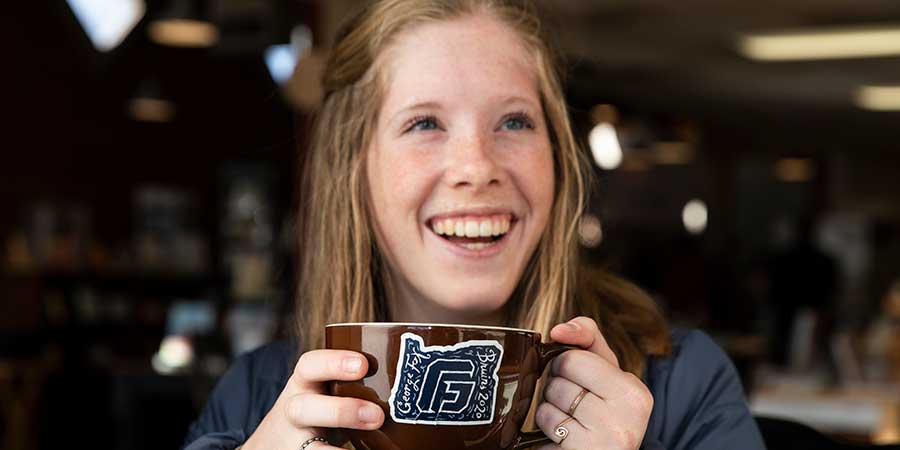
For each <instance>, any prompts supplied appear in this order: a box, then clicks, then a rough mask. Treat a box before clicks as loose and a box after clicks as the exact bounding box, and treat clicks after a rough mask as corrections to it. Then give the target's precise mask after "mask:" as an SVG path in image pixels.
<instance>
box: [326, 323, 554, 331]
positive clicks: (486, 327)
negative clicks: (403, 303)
mask: <svg viewBox="0 0 900 450" xmlns="http://www.w3.org/2000/svg"><path fill="white" fill-rule="evenodd" d="M346 326H373V327H404V326H415V327H445V328H448V327H449V328H474V329H479V330H495V331H516V332H521V333H531V334H540V332H538V331H535V330H526V329H524V328H512V327H501V326H492V325H467V324H461V323H415V322H339V323H329V324H327V325H325V328H329V327H346Z"/></svg>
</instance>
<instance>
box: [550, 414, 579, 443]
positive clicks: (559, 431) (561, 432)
mask: <svg viewBox="0 0 900 450" xmlns="http://www.w3.org/2000/svg"><path fill="white" fill-rule="evenodd" d="M572 420H575V419H574V418H572V417H569V418H567V419H566V420H563V421H562V422H560V423H559V425H557V426H556V428H554V429H553V434H555V435H556V437H558V438H559V442H557V444H562V441H564V440H566V437H568V436H569V429H568V428H566V427H564V426H563V425H565V424H566V423H568V422H569V421H572Z"/></svg>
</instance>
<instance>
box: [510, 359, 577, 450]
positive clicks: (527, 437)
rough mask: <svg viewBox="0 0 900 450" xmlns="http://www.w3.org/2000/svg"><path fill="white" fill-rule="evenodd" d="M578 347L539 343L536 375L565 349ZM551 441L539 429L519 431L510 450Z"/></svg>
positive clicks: (522, 449)
mask: <svg viewBox="0 0 900 450" xmlns="http://www.w3.org/2000/svg"><path fill="white" fill-rule="evenodd" d="M577 348H578V347H575V346H573V345H565V344H560V343H558V342H547V343H541V346H540V350H539V352H540V355H539V358H540V360H539V361H538V376H540V375H543V374H544V369H545V368H546V367H547V364H548V363H550V361H552V360H553V358H555V357H557V356H559V355H561V354H563V352H565V351H567V350H574V349H577ZM552 442H553V441H552V440H551V439H550V438H549V437H547V435H546V434H544V432H543V431H541V430H536V431H526V432H522V431H519V437H518V438H516V443H515V445H513V446H512V449H511V450H524V449H526V448H528V447H533V446H535V445H540V444H547V443H552Z"/></svg>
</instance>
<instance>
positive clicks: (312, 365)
mask: <svg viewBox="0 0 900 450" xmlns="http://www.w3.org/2000/svg"><path fill="white" fill-rule="evenodd" d="M368 369H369V363H368V361H366V358H365V357H364V356H363V355H362V354H360V353H358V352H354V351H350V350H326V349H323V350H311V351H308V352H306V353H304V354H303V355H302V356H300V360H299V361H297V365H296V366H294V373H293V375H291V380H292V382H293V383H294V384H295V385H296V386H297V388H299V390H300V392H321V391H322V386H321V383H322V382H323V381H330V380H345V381H350V380H358V379H360V378H362V377H363V376H364V375H365V374H366V371H367V370H368Z"/></svg>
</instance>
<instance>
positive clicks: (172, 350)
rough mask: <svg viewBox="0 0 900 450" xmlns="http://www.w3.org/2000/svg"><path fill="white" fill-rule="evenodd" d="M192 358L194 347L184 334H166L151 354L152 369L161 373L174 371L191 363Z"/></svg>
mask: <svg viewBox="0 0 900 450" xmlns="http://www.w3.org/2000/svg"><path fill="white" fill-rule="evenodd" d="M193 360H194V348H193V347H192V346H191V342H190V341H189V340H188V339H187V338H186V337H184V336H166V337H165V338H163V341H162V343H161V344H160V345H159V351H158V352H156V354H155V355H153V359H152V360H151V364H152V365H153V369H154V370H156V371H157V372H159V373H161V374H170V373H174V372H176V371H177V370H179V369H183V368H185V367H187V366H188V365H190V364H191V362H192V361H193Z"/></svg>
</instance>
